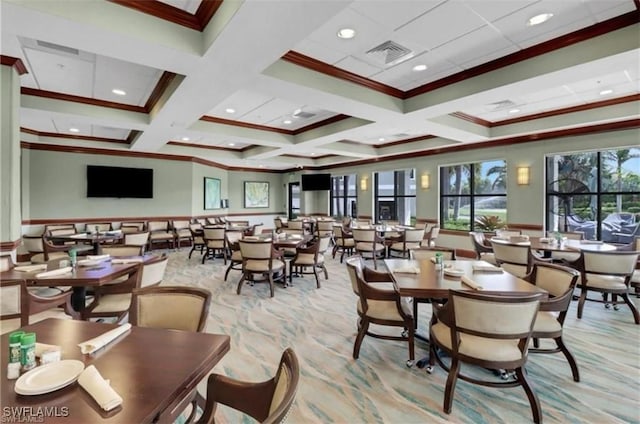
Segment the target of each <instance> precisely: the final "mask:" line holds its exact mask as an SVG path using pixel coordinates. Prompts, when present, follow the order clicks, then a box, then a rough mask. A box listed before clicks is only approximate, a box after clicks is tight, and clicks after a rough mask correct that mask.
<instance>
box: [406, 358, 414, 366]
mask: <svg viewBox="0 0 640 424" xmlns="http://www.w3.org/2000/svg"><path fill="white" fill-rule="evenodd" d="M406 365H407V368H411V367H412V366H413V360H411V359H409V360H408V361H407V362H406Z"/></svg>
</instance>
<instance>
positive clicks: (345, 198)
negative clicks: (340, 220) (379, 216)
mask: <svg viewBox="0 0 640 424" xmlns="http://www.w3.org/2000/svg"><path fill="white" fill-rule="evenodd" d="M340 178H342V192H343V193H344V195H338V194H336V193H335V188H336V187H337V186H336V181H337V180H339V179H340ZM351 178H353V184H354V187H355V190H354V192H355V194H354V195H353V196H351V195H349V182H350V179H351ZM357 181H358V175H357V174H348V175H332V176H331V190H329V215H330V216H338V215H339V214H338V213H337V211H335V208H334V203H335V202H334V201H340V200H342V202H341V203H342V210H343V211H344V214H342V215H340V216H343V217H344V216H349V217H351V218H355V217H356V215H357V209H358V190H357ZM350 201H355V205H356V207H355V208H354V210H351V214H349V202H350Z"/></svg>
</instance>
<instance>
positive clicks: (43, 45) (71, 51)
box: [36, 40, 80, 56]
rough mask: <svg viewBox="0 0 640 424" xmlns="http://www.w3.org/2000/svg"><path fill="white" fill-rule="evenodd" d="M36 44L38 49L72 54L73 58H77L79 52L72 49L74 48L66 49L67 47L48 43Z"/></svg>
mask: <svg viewBox="0 0 640 424" xmlns="http://www.w3.org/2000/svg"><path fill="white" fill-rule="evenodd" d="M36 43H37V44H38V45H39V46H40V47H45V48H47V49H52V50H58V51H60V52H65V53H68V54H72V55H75V56H78V55H79V54H80V51H79V50H78V49H74V48H71V47H67V46H61V45H60V44H54V43H49V42H48V41H42V40H38V41H36Z"/></svg>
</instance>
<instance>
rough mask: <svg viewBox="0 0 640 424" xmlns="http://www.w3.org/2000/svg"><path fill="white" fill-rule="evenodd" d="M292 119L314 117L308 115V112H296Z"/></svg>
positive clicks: (313, 114) (310, 114) (312, 114)
mask: <svg viewBox="0 0 640 424" xmlns="http://www.w3.org/2000/svg"><path fill="white" fill-rule="evenodd" d="M293 116H294V117H296V118H301V119H309V118H313V117H314V116H316V114H315V113H309V112H303V111H300V112H296V113H294V114H293Z"/></svg>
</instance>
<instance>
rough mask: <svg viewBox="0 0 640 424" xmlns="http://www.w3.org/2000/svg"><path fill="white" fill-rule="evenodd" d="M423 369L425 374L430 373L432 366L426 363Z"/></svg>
mask: <svg viewBox="0 0 640 424" xmlns="http://www.w3.org/2000/svg"><path fill="white" fill-rule="evenodd" d="M424 370H425V371H426V372H427V374H431V373H433V366H431V365H427V366H426V367H425V369H424Z"/></svg>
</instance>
